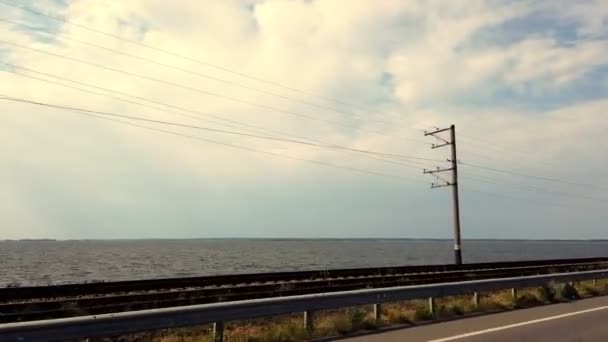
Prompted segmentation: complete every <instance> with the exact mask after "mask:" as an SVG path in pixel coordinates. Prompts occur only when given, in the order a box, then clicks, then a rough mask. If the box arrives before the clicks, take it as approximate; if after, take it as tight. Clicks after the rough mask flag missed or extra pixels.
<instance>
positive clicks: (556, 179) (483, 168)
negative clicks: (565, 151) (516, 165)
mask: <svg viewBox="0 0 608 342" xmlns="http://www.w3.org/2000/svg"><path fill="white" fill-rule="evenodd" d="M459 164H460V165H464V166H469V167H473V168H477V169H482V170H487V171H492V172H497V173H503V174H508V175H513V176H518V177H525V178H533V179H538V180H543V181H547V182H553V183H560V184H567V185H573V186H581V187H589V188H597V187H598V185H597V184H588V183H580V182H573V181H569V180H564V179H559V178H552V177H545V176H537V175H532V174H526V173H521V172H516V171H511V170H505V169H499V168H494V167H489V166H484V165H479V164H471V163H466V162H462V161H461V162H459Z"/></svg>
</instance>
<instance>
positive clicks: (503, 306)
mask: <svg viewBox="0 0 608 342" xmlns="http://www.w3.org/2000/svg"><path fill="white" fill-rule="evenodd" d="M607 294H608V280H598V281H597V283H595V284H594V283H593V282H591V281H589V282H581V283H577V284H572V285H571V284H549V285H547V286H545V287H542V288H530V289H518V290H517V296H516V297H513V295H512V293H511V291H501V292H493V293H480V294H479V297H478V298H479V301H478V304H477V305H476V304H475V303H474V301H473V298H472V297H473V296H471V295H470V296H455V297H444V298H437V299H436V300H435V305H434V310H433V312H431V311H430V310H429V307H428V301H426V300H412V301H405V302H398V303H386V304H383V305H382V322H381V323H376V321H375V319H374V316H373V312H372V309H371V307H369V306H365V307H353V308H346V309H341V310H331V311H324V312H317V313H315V316H314V330H313V331H307V330H306V329H305V328H304V326H303V320H302V315H290V316H281V317H273V318H266V319H255V320H248V321H240V322H232V323H228V324H226V327H225V332H224V341H227V342H296V341H307V340H311V339H312V340H323V339H324V338H332V337H334V338H335V337H338V336H347V335H356V334H360V333H363V332H370V331H375V330H378V329H386V328H391V327H407V326H415V325H419V324H428V323H432V322H434V321H442V320H450V319H457V318H459V317H464V316H471V315H479V314H484V313H490V312H500V311H506V310H513V309H521V308H527V307H533V306H538V305H545V304H551V303H560V302H566V301H570V300H576V299H579V298H587V297H592V296H598V295H607ZM118 340H120V341H154V342H212V341H213V336H212V327H211V326H200V327H189V328H183V329H171V330H163V331H159V332H154V333H147V334H138V335H133V336H123V337H121V338H119V339H118Z"/></svg>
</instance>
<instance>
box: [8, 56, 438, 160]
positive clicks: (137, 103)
mask: <svg viewBox="0 0 608 342" xmlns="http://www.w3.org/2000/svg"><path fill="white" fill-rule="evenodd" d="M7 65H8V66H10V67H14V68H18V69H23V70H26V71H31V72H34V73H37V74H41V75H45V76H49V77H53V78H57V79H61V80H64V81H68V82H72V83H76V84H80V85H84V86H87V87H92V88H95V89H100V90H103V91H107V92H111V93H116V94H119V95H121V96H127V97H131V98H136V99H138V100H142V101H146V102H150V103H154V104H159V105H163V106H166V107H169V108H175V109H179V110H183V111H186V112H191V113H195V114H200V115H203V116H210V117H213V118H216V119H218V120H224V121H227V122H230V123H235V124H238V125H243V126H245V127H249V128H242V127H236V126H234V125H230V124H225V123H221V122H217V121H212V120H208V119H202V118H200V117H198V116H192V115H187V114H183V113H179V112H175V111H172V110H167V109H164V108H159V107H156V106H151V105H149V104H144V103H139V102H135V101H131V100H127V99H123V98H120V97H116V96H112V95H108V94H102V93H98V92H93V91H90V90H88V89H83V88H79V87H74V86H71V85H67V84H63V83H59V82H55V81H50V80H46V79H42V78H38V77H35V76H31V75H26V74H22V73H18V72H15V71H12V70H5V71H7V72H10V73H13V74H15V75H18V76H21V77H27V78H32V79H35V80H38V81H41V82H46V83H50V84H55V85H59V86H62V87H66V88H70V89H75V90H79V91H83V92H86V93H90V94H94V95H98V96H104V97H109V98H113V99H116V100H119V101H124V102H127V103H131V104H135V105H139V106H143V107H148V108H153V109H155V110H159V111H162V112H166V113H172V114H177V115H181V116H185V117H188V118H193V119H197V120H202V121H207V122H211V123H214V124H217V125H221V126H225V127H231V128H237V129H240V130H244V131H250V132H259V131H262V132H270V133H273V134H277V135H279V136H287V137H291V138H294V137H295V138H298V139H303V140H307V141H311V142H315V143H319V144H324V145H332V144H327V143H324V142H322V141H319V140H316V139H312V138H307V137H303V136H299V135H293V134H289V133H285V132H281V131H276V130H269V129H265V128H262V127H260V126H255V125H251V124H245V123H242V122H240V121H234V120H228V119H224V118H222V117H219V116H217V115H213V114H208V113H204V112H200V111H194V110H189V109H186V108H183V107H178V106H174V105H170V104H166V103H162V102H158V101H155V100H150V99H147V98H143V97H140V96H135V95H131V94H127V93H124V92H118V91H114V90H111V89H107V88H103V87H99V86H95V85H91V84H87V83H83V82H79V81H74V80H71V79H67V78H64V77H59V76H56V75H51V74H48V73H42V72H38V71H35V70H33V69H29V68H24V67H20V66H16V65H12V64H7ZM252 128H253V129H252ZM359 156H361V157H365V158H367V159H373V160H377V161H381V162H384V163H389V164H396V165H404V166H406V165H407V164H405V163H409V164H410V165H407V166H408V167H412V165H414V166H417V169H420V166H423V167H429V164H425V163H421V162H420V161H432V162H443V161H442V160H437V159H431V158H421V157H413V156H412V158H411V159H414V160H402V159H398V160H400V161H401V162H400V163H397V162H395V161H392V160H387V159H386V158H389V159H395V158H398V157H390V156H385V158H372V157H371V156H369V155H359ZM417 160H418V161H417Z"/></svg>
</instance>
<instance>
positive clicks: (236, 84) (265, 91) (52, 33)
mask: <svg viewBox="0 0 608 342" xmlns="http://www.w3.org/2000/svg"><path fill="white" fill-rule="evenodd" d="M0 21H3V22H7V23H11V24H13V25H17V26H22V27H24V28H27V29H29V30H31V31H34V32H39V33H44V34H48V35H51V36H55V37H60V38H61V39H65V40H69V41H73V42H77V43H79V44H83V45H87V46H91V47H94V48H97V49H101V50H104V51H108V52H111V53H115V54H119V55H122V56H127V57H129V58H134V59H137V60H140V61H145V62H148V63H152V64H155V65H159V66H162V67H165V68H169V69H173V70H177V71H181V72H184V73H187V74H190V75H195V76H198V77H202V78H205V79H208V80H212V81H215V82H220V83H225V84H229V85H232V86H235V87H239V88H243V89H247V90H251V91H255V92H258V93H262V94H266V95H271V96H274V97H279V98H282V99H285V100H290V101H294V102H299V103H302V104H305V105H308V106H311V107H315V108H319V109H324V110H329V111H333V112H336V113H341V114H348V115H356V116H359V114H357V113H353V112H346V111H343V110H339V109H335V108H331V107H327V106H322V105H318V104H316V103H312V102H309V101H305V100H300V99H296V98H293V97H290V96H286V95H281V94H278V93H274V92H271V91H267V90H263V89H258V88H254V87H250V86H247V85H244V84H241V83H238V82H233V81H229V80H224V79H221V78H218V77H214V76H210V75H207V74H203V73H200V72H198V71H194V70H189V69H186V68H182V67H178V66H175V65H171V64H167V63H163V62H159V61H156V60H154V59H151V58H147V57H142V56H138V55H134V54H131V53H128V52H124V51H120V50H116V49H111V48H108V47H106V46H103V45H99V44H95V43H91V42H87V41H84V40H80V39H76V38H73V37H70V36H68V35H67V34H62V33H59V32H51V31H49V30H45V29H43V28H40V27H35V26H31V25H27V24H24V23H20V22H16V21H14V20H10V19H2V18H0ZM384 123H387V124H394V123H390V122H384Z"/></svg>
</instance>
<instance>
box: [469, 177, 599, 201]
mask: <svg viewBox="0 0 608 342" xmlns="http://www.w3.org/2000/svg"><path fill="white" fill-rule="evenodd" d="M459 177H460V178H461V179H462V178H464V179H465V180H471V181H474V182H481V183H486V184H492V185H498V186H508V187H516V188H519V189H521V190H525V191H529V192H533V193H535V194H539V193H540V194H541V195H545V196H561V197H565V198H570V199H573V198H579V199H585V200H589V201H594V202H603V203H608V198H600V197H594V196H586V195H581V194H572V193H567V192H563V191H555V190H551V189H547V188H543V187H539V186H535V185H530V184H521V183H518V182H507V181H504V180H500V179H495V178H494V179H493V178H491V177H485V176H480V175H470V174H467V173H464V174H462V173H461V174H460V175H459Z"/></svg>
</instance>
